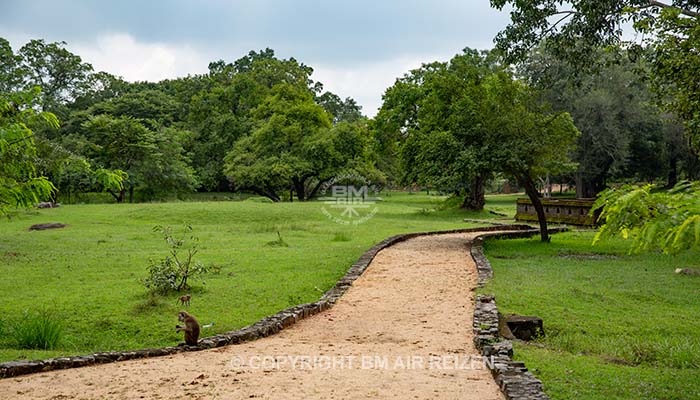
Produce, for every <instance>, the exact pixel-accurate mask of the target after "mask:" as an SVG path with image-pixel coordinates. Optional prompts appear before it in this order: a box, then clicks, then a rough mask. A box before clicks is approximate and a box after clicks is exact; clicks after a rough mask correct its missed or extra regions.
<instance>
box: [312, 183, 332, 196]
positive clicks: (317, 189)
mask: <svg viewBox="0 0 700 400" xmlns="http://www.w3.org/2000/svg"><path fill="white" fill-rule="evenodd" d="M329 181H330V179H323V180H319V181H318V183H317V184H316V186H314V188H313V189H312V190H311V193H309V196H308V198H309V199H313V198H314V197H316V195H317V194H318V191H319V189H321V186H323V185H324V184H326V183H327V182H329Z"/></svg>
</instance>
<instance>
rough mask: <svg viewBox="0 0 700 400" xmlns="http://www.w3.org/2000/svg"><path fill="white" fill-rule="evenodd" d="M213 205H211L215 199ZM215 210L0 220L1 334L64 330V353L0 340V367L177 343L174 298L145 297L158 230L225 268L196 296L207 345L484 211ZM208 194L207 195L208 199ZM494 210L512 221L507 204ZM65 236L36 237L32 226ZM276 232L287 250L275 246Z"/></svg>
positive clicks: (426, 199) (74, 208)
mask: <svg viewBox="0 0 700 400" xmlns="http://www.w3.org/2000/svg"><path fill="white" fill-rule="evenodd" d="M211 196H214V197H211ZM200 197H204V199H206V200H217V201H208V202H194V201H187V202H171V203H152V204H120V205H118V204H90V205H69V206H64V207H61V208H57V209H48V210H32V211H30V212H28V213H25V214H21V215H19V216H16V217H14V218H13V219H11V220H9V221H7V220H3V221H0V273H1V276H2V277H3V278H2V279H0V292H1V293H2V294H3V296H2V298H3V301H2V304H0V330H2V329H7V328H8V326H9V325H10V324H11V323H12V321H15V320H17V319H18V318H20V317H21V316H22V314H23V313H24V312H25V311H29V312H36V311H46V312H48V313H50V314H51V315H53V316H56V317H59V318H60V319H61V320H62V321H63V322H64V327H65V334H64V338H63V340H62V342H61V344H60V346H59V348H58V349H57V350H52V351H38V350H21V349H17V348H14V347H15V346H14V345H13V343H12V342H11V341H10V340H9V338H8V337H7V335H1V336H0V338H2V339H0V360H10V359H19V358H29V359H34V358H46V357H52V356H57V355H74V354H82V353H88V352H94V351H106V350H119V349H135V348H143V347H155V346H165V345H173V344H176V343H178V342H179V341H181V340H182V334H176V333H175V332H174V329H173V327H174V325H175V324H176V322H177V321H176V314H177V311H178V310H179V309H180V307H179V306H178V305H177V304H176V295H171V296H168V297H158V298H155V299H150V298H149V297H148V296H147V294H146V290H145V288H144V287H143V285H142V283H141V280H142V279H143V278H144V277H145V275H146V270H147V266H148V259H149V258H161V257H164V256H165V255H166V252H167V248H166V246H165V244H164V243H163V241H162V238H161V237H160V235H159V234H157V233H154V232H153V231H152V228H153V227H154V226H155V225H169V226H172V227H174V228H178V227H180V226H182V225H183V224H190V225H192V226H193V228H194V232H195V234H196V235H197V236H199V239H200V242H201V244H200V254H199V255H198V256H199V260H201V261H202V262H204V263H207V264H210V265H217V266H220V267H221V272H220V273H219V274H218V275H215V274H209V275H208V276H206V280H205V282H206V285H204V286H202V285H200V284H197V287H196V288H194V289H193V290H192V294H193V299H192V306H191V309H190V310H191V312H192V313H193V314H195V315H196V316H197V317H198V318H199V320H200V322H202V323H209V322H212V321H213V322H215V326H214V327H213V328H212V329H209V330H207V331H205V332H204V333H203V335H204V336H209V335H213V334H215V333H219V332H224V331H228V330H232V329H236V328H239V327H242V326H245V325H247V324H250V323H252V322H254V321H256V320H258V319H260V318H261V317H263V316H265V315H269V314H272V313H275V312H277V311H279V310H281V309H284V308H286V307H288V306H291V305H294V304H298V303H304V302H311V301H315V300H317V299H318V298H319V297H320V296H321V294H322V292H324V291H325V290H327V289H328V288H330V287H331V286H332V285H333V284H335V282H336V280H337V279H338V278H339V277H341V276H342V275H343V274H344V273H345V271H346V270H347V268H348V267H349V266H350V264H351V263H352V262H354V261H355V260H356V259H357V258H358V257H359V256H360V255H361V254H362V253H363V252H364V251H365V250H366V249H368V248H369V247H371V246H372V245H373V244H374V243H376V242H378V241H380V240H382V239H384V238H386V237H388V236H390V235H394V234H397V233H404V232H413V231H425V230H437V229H451V228H463V227H468V226H473V225H469V224H466V223H464V222H462V219H463V218H465V217H469V218H493V217H494V215H490V214H488V213H487V212H484V213H465V212H462V211H459V210H455V209H449V210H440V208H442V207H441V204H442V202H443V199H444V198H443V197H438V196H427V195H426V194H425V193H417V194H405V193H384V194H383V195H382V197H383V198H384V201H381V202H379V203H377V207H378V212H377V214H376V215H375V216H374V217H373V218H371V219H370V220H368V221H367V222H366V223H364V224H361V225H358V226H352V225H350V226H346V225H340V224H337V223H335V222H333V221H331V220H329V219H328V218H327V217H326V216H325V215H324V214H323V213H322V207H323V206H324V204H323V203H322V202H309V203H298V202H295V203H280V204H270V203H268V202H266V201H264V200H263V199H259V198H251V199H248V200H245V201H221V200H225V199H224V198H223V196H222V195H221V194H211V195H209V196H206V195H201V196H200ZM208 197H210V198H208ZM488 207H493V208H494V209H497V210H499V211H501V212H503V211H506V212H509V213H510V214H511V215H512V214H513V213H514V210H515V209H514V205H513V202H512V201H511V200H510V198H508V197H497V198H494V201H493V203H489V205H488ZM43 222H62V223H66V224H68V225H69V226H68V227H67V228H65V229H62V230H52V231H40V232H29V231H28V230H27V228H28V227H29V226H30V225H32V224H36V223H43ZM278 231H279V232H280V234H281V235H282V237H283V239H284V240H285V241H286V242H287V243H288V244H289V247H269V246H266V243H268V242H271V241H273V240H275V239H277V232H278Z"/></svg>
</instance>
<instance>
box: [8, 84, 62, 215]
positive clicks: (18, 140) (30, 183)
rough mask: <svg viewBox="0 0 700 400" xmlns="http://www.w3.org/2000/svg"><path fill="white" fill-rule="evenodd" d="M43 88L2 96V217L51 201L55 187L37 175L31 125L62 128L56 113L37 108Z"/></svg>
mask: <svg viewBox="0 0 700 400" xmlns="http://www.w3.org/2000/svg"><path fill="white" fill-rule="evenodd" d="M39 93H40V91H39V89H34V90H31V91H25V92H14V93H9V94H0V215H6V214H7V213H8V212H9V211H10V209H12V208H16V207H30V206H32V205H34V204H36V203H37V202H38V201H40V200H42V199H48V198H49V197H50V196H51V194H52V192H53V191H54V186H53V185H52V184H51V182H49V180H48V179H47V178H46V177H43V176H38V175H37V174H36V167H35V165H34V156H35V154H36V148H35V145H34V138H33V133H32V131H31V129H29V126H30V125H32V124H36V123H38V122H39V120H41V121H42V122H43V123H46V124H50V125H52V126H58V120H57V119H56V117H55V116H54V115H53V114H50V113H46V112H41V113H37V112H36V111H35V109H34V106H35V104H36V99H37V97H38V96H39Z"/></svg>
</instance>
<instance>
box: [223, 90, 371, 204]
mask: <svg viewBox="0 0 700 400" xmlns="http://www.w3.org/2000/svg"><path fill="white" fill-rule="evenodd" d="M253 116H254V118H255V119H256V121H257V122H256V124H257V126H258V128H257V129H256V130H255V131H253V132H252V133H251V134H250V135H249V136H245V137H243V138H241V139H239V140H238V141H237V142H236V144H235V145H234V148H233V150H232V151H231V152H230V153H229V154H228V155H227V156H226V158H225V162H226V166H225V173H226V175H227V176H228V177H229V179H230V180H231V182H232V183H233V184H234V185H235V186H236V187H237V188H239V189H246V190H250V191H253V192H255V193H257V194H259V195H262V196H266V197H268V198H270V199H271V200H273V201H280V200H281V192H282V191H283V190H285V189H290V188H291V189H292V190H293V191H294V192H296V196H297V198H298V199H299V200H302V201H303V200H308V199H310V198H313V197H314V196H315V195H316V194H317V193H318V190H319V189H320V187H321V186H322V185H323V184H324V183H326V182H329V181H331V180H332V179H333V178H334V177H336V176H339V175H341V174H342V173H344V172H345V173H347V172H348V171H352V172H354V173H355V174H358V175H360V176H371V177H375V178H376V179H381V175H380V174H379V173H378V172H377V171H376V169H374V167H373V161H372V158H371V157H370V155H369V150H368V146H369V144H370V142H369V133H368V131H367V129H366V127H365V126H364V125H363V124H362V122H356V123H348V122H341V123H338V124H337V125H335V126H332V125H331V122H330V118H329V115H328V114H327V113H326V112H325V110H324V109H323V108H322V107H321V106H319V105H318V104H316V103H315V102H314V98H313V96H312V94H311V93H310V92H309V90H308V89H306V88H305V87H298V86H291V85H289V84H284V83H283V84H278V85H276V86H274V87H273V88H272V90H271V93H270V95H269V96H268V97H266V98H265V99H264V100H263V102H262V103H261V104H260V106H258V107H257V108H256V109H255V110H254V111H253Z"/></svg>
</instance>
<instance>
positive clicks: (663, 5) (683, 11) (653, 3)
mask: <svg viewBox="0 0 700 400" xmlns="http://www.w3.org/2000/svg"><path fill="white" fill-rule="evenodd" d="M649 7H659V8H675V9H677V10H680V12H681V14H683V15H685V16H688V17H693V18H700V12H697V11H692V10H686V9H684V8H680V7H677V6H674V5H671V4H666V3H662V2H660V1H654V0H649V5H648V6H646V7H642V8H649Z"/></svg>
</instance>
